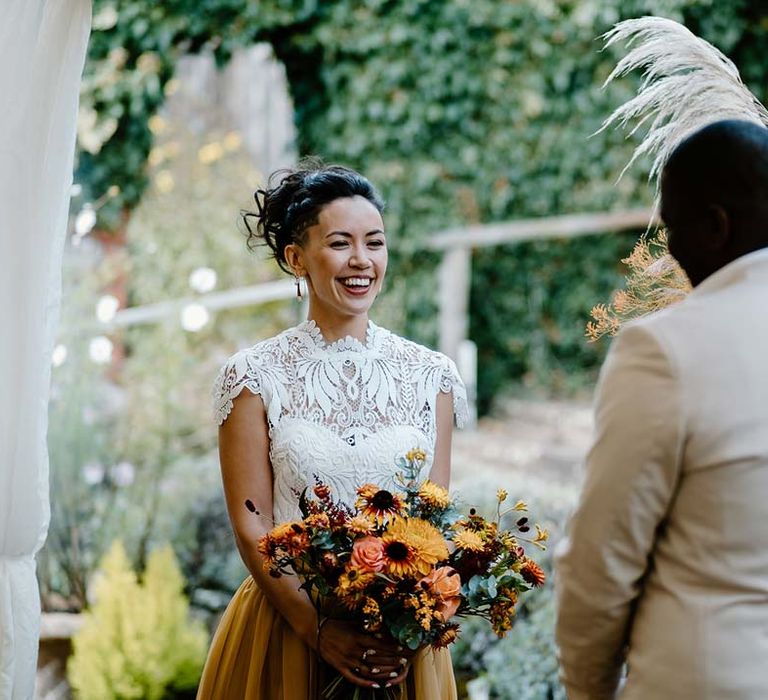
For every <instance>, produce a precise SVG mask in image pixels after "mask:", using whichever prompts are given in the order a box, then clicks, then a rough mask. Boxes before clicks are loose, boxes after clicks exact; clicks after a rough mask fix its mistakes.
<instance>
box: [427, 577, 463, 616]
mask: <svg viewBox="0 0 768 700" xmlns="http://www.w3.org/2000/svg"><path fill="white" fill-rule="evenodd" d="M419 585H420V586H421V587H422V588H425V589H426V590H428V591H429V592H430V593H432V594H433V595H434V596H436V597H437V598H439V599H440V602H439V603H438V605H437V607H436V610H437V613H438V615H439V617H440V618H441V619H442V621H443V622H448V620H450V619H451V618H452V617H453V616H454V615H455V614H456V611H457V610H458V609H459V605H461V578H460V577H459V574H458V572H457V571H456V570H455V569H453V568H451V567H450V566H441V567H440V568H439V569H435V570H434V571H432V572H430V573H429V574H428V575H427V576H425V577H424V578H423V579H421V581H419Z"/></svg>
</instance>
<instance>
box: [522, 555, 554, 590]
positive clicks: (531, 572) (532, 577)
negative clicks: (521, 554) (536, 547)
mask: <svg viewBox="0 0 768 700" xmlns="http://www.w3.org/2000/svg"><path fill="white" fill-rule="evenodd" d="M520 575H521V576H522V577H523V578H524V579H525V580H526V581H528V583H530V584H531V585H532V586H541V584H543V583H544V581H546V580H547V575H546V574H545V573H544V571H543V570H542V568H541V567H540V566H539V565H538V564H537V563H536V562H535V561H531V560H530V559H526V560H525V563H524V564H523V566H522V567H521V568H520Z"/></svg>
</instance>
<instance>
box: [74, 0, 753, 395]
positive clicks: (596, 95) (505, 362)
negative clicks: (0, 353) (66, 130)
mask: <svg viewBox="0 0 768 700" xmlns="http://www.w3.org/2000/svg"><path fill="white" fill-rule="evenodd" d="M644 14H659V15H664V16H668V17H672V18H674V19H678V20H683V21H685V22H686V24H688V26H689V27H690V28H691V29H692V30H693V31H695V32H696V33H699V34H700V35H702V36H704V37H705V38H707V39H709V40H710V41H712V42H713V43H715V44H716V45H717V46H719V47H720V48H721V49H722V50H724V51H725V52H726V53H728V54H729V55H730V56H731V57H732V58H733V59H734V60H735V61H736V63H737V65H739V67H740V68H741V70H742V73H743V75H744V77H745V79H746V80H747V82H748V83H749V84H750V87H752V88H753V90H755V92H756V93H757V94H758V96H760V97H763V96H764V94H765V88H766V86H768V64H766V62H765V61H764V47H765V46H766V38H767V37H768V10H762V9H759V4H758V3H754V2H748V1H747V0H731V1H730V2H728V3H723V2H715V1H714V0H623V1H621V2H620V1H619V0H517V1H515V2H510V1H508V0H442V1H441V2H434V1H432V0H365V1H362V2H361V1H359V0H358V1H353V0H322V2H321V1H319V0H266V1H262V2H260V3H250V2H246V1H245V0H205V1H198V2H195V3H192V2H189V0H172V1H169V2H166V3H157V4H155V5H151V6H149V7H148V4H147V3H146V2H143V1H140V0H123V1H122V2H120V3H119V4H114V3H112V2H108V1H107V0H97V2H96V23H95V31H94V36H93V39H92V43H91V49H90V61H89V64H88V67H87V72H86V82H85V94H84V105H85V107H86V109H85V113H86V114H89V112H88V109H89V108H90V109H91V111H92V115H91V120H92V124H90V125H89V133H90V134H91V136H92V143H91V144H90V148H89V149H86V148H84V149H83V151H82V152H81V156H80V160H79V163H80V169H79V173H78V176H77V177H78V180H79V181H81V182H83V183H84V185H85V186H86V187H87V188H88V189H89V192H90V196H91V197H94V198H97V197H98V196H99V195H100V194H102V193H104V192H106V191H107V189H108V188H109V186H111V185H114V184H117V185H118V186H119V187H120V195H119V196H118V197H115V198H114V199H112V200H111V201H110V203H109V204H108V205H107V206H105V207H104V208H103V209H102V225H104V226H107V227H110V226H111V227H115V226H118V225H119V222H120V219H121V216H120V215H121V213H122V212H123V211H125V210H129V209H130V208H131V207H133V206H134V205H135V203H136V202H137V201H138V199H139V197H140V196H141V192H142V190H143V188H144V187H145V185H146V180H145V172H146V171H145V161H146V158H147V155H148V153H149V149H150V148H151V143H152V132H151V128H150V126H151V117H152V115H153V114H154V113H155V111H156V110H157V108H158V106H159V105H160V104H161V103H162V100H163V96H164V92H165V91H166V90H167V89H168V87H169V85H171V86H172V80H171V79H172V75H173V66H174V62H175V59H176V57H177V56H178V55H180V54H181V53H183V52H187V51H199V50H212V51H214V52H215V53H216V55H217V58H218V59H219V60H220V62H222V63H223V62H225V61H226V60H227V58H228V56H229V55H230V54H231V51H232V50H233V49H234V48H236V47H237V46H239V45H244V44H248V43H251V42H253V41H256V40H264V41H269V42H270V43H271V44H272V45H273V47H274V49H275V52H276V54H277V56H278V57H279V58H280V60H282V61H283V62H284V63H285V65H286V69H287V72H288V77H289V80H290V83H291V87H292V92H293V98H294V102H295V107H296V119H297V126H298V129H299V139H300V142H299V146H300V150H301V152H303V153H315V154H319V155H322V156H323V157H325V158H326V159H327V160H329V161H339V162H343V163H346V164H349V165H351V166H352V167H356V168H359V169H360V170H362V171H363V172H364V173H366V174H367V175H369V176H370V177H371V178H372V179H373V180H374V182H376V184H377V185H378V186H379V187H380V188H381V190H382V191H383V193H384V195H385V197H386V199H387V202H388V209H387V214H386V222H387V227H388V229H389V231H390V233H391V237H392V243H393V246H394V247H395V248H398V244H401V245H400V247H401V248H402V249H403V250H404V249H405V246H403V245H402V244H403V243H404V242H407V243H408V246H407V247H408V248H411V249H412V246H411V244H412V243H413V242H414V241H417V240H418V239H419V238H421V237H425V236H428V235H430V234H432V233H434V232H436V231H439V230H441V229H444V228H447V227H455V226H458V225H461V224H462V223H477V222H491V221H499V220H508V219H514V218H519V217H529V216H547V215H553V214H565V213H574V212H583V211H606V210H612V209H621V208H624V207H627V206H634V205H638V204H642V203H647V202H648V201H649V200H650V191H649V188H648V186H647V183H646V182H645V179H644V175H643V173H642V172H640V171H637V172H633V173H631V174H630V175H629V176H627V177H625V179H623V180H622V181H621V182H620V183H619V184H618V185H616V184H615V179H616V176H617V175H618V173H619V172H620V170H621V167H622V165H623V164H624V163H625V162H626V161H627V159H628V157H629V154H630V152H631V149H632V147H633V142H631V141H626V140H625V139H624V137H623V136H622V135H620V134H615V133H604V134H600V135H598V136H594V137H590V135H591V134H593V133H594V132H595V131H596V130H597V128H598V127H599V125H600V123H601V121H602V120H603V119H604V118H605V117H606V116H607V115H608V114H609V113H610V111H611V110H612V108H613V107H614V106H616V105H617V104H618V103H619V102H621V101H623V100H625V99H627V98H628V97H629V96H630V95H631V94H632V92H633V89H634V87H635V83H634V82H633V81H632V80H627V81H625V82H624V83H622V84H619V85H614V86H612V87H611V89H610V90H609V91H607V92H603V91H601V90H600V85H601V83H602V81H603V80H604V78H605V77H606V76H607V74H608V72H609V71H610V69H611V68H612V67H613V65H614V64H615V60H616V55H615V54H612V53H610V52H607V53H601V52H600V50H599V49H600V43H599V42H598V41H596V37H597V36H598V35H599V34H601V33H602V32H604V31H606V30H607V29H608V28H610V26H611V25H612V24H613V23H614V22H616V21H618V20H620V19H624V18H627V17H633V16H640V15H644ZM169 81H171V82H170V83H169ZM93 134H96V135H97V136H96V137H95V138H94V137H93ZM99 134H100V136H99ZM81 143H82V140H81ZM85 145H86V146H87V144H85ZM89 151H90V152H89ZM233 235H236V233H235V232H233ZM633 239H634V235H628V234H624V235H618V234H615V235H614V234H609V235H604V236H593V237H586V238H583V239H577V240H574V241H555V242H546V243H545V242H541V243H526V244H518V245H515V246H508V247H503V248H495V249H485V250H479V251H477V252H476V253H475V255H474V260H473V294H472V301H471V327H470V332H471V336H472V338H473V340H475V341H476V343H477V344H478V347H479V350H480V363H479V367H480V376H479V381H480V387H479V389H480V399H481V408H483V409H487V408H489V407H490V405H491V402H492V399H493V398H494V396H496V395H497V394H498V393H499V392H501V391H503V390H504V389H505V388H509V387H513V386H517V387H519V386H520V385H521V384H522V385H523V386H527V387H529V388H530V389H534V390H545V391H556V392H571V391H573V390H578V389H579V388H580V387H581V386H583V385H585V384H587V383H588V382H589V381H590V379H591V378H592V377H593V376H594V372H595V369H596V367H597V366H598V364H599V362H600V360H601V357H602V353H603V352H604V349H605V348H604V347H603V346H600V345H597V346H590V345H588V344H587V343H586V341H585V340H584V338H583V329H584V323H585V320H586V319H587V317H588V313H589V309H590V307H591V306H592V305H593V304H594V303H596V302H598V301H601V300H603V299H605V298H606V297H607V296H608V295H609V293H610V291H611V290H612V289H613V288H615V286H616V285H617V284H619V283H620V280H621V269H620V265H619V263H618V261H619V259H620V258H621V257H622V256H624V255H625V254H626V253H627V252H628V251H629V250H630V249H631V246H632V243H633ZM436 262H437V260H436V258H435V256H433V255H426V254H421V253H418V254H406V253H401V254H395V256H394V260H393V267H392V276H391V280H390V292H389V294H390V295H391V298H392V300H394V302H396V303H397V304H398V305H399V304H402V308H403V313H402V326H403V328H402V329H401V330H404V331H405V332H406V333H408V334H409V335H411V336H413V337H415V338H417V339H420V340H422V341H426V342H434V340H435V327H436V326H435V318H436V316H435V311H436V309H435V294H434V289H435V277H434V268H435V265H436Z"/></svg>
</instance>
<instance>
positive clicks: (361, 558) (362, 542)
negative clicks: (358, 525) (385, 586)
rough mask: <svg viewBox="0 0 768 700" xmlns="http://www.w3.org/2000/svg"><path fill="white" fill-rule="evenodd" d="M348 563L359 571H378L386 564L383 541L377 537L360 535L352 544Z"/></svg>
mask: <svg viewBox="0 0 768 700" xmlns="http://www.w3.org/2000/svg"><path fill="white" fill-rule="evenodd" d="M350 564H351V565H352V566H354V567H355V568H357V569H359V570H360V571H363V572H367V573H378V572H379V571H383V570H384V567H385V565H386V561H385V557H384V542H382V540H381V539H380V538H378V537H371V536H368V537H362V538H361V539H359V540H357V541H356V542H355V544H354V545H352V557H351V559H350Z"/></svg>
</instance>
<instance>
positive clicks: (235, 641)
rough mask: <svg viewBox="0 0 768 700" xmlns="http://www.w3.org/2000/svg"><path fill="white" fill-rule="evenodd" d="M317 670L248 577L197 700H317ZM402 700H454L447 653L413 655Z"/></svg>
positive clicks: (223, 625) (215, 644)
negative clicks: (414, 656) (413, 658)
mask: <svg viewBox="0 0 768 700" xmlns="http://www.w3.org/2000/svg"><path fill="white" fill-rule="evenodd" d="M321 666H322V665H321V664H318V661H317V655H316V654H315V653H314V652H313V651H312V650H311V649H310V648H309V647H308V646H307V645H306V644H304V642H302V641H301V640H300V639H299V638H298V637H297V636H296V634H295V633H294V632H293V629H292V628H291V627H290V626H289V625H288V624H287V623H286V622H285V621H284V620H283V618H282V616H281V615H280V614H279V613H278V612H277V611H276V610H275V609H274V608H273V607H272V605H271V604H270V602H269V601H268V600H267V597H266V596H265V595H264V593H262V591H261V590H260V589H259V587H258V586H257V585H256V583H255V582H254V580H253V578H252V577H250V576H249V577H248V578H247V579H245V581H243V583H242V585H241V586H240V588H239V589H238V590H237V592H236V593H235V595H234V597H233V598H232V600H231V601H230V603H229V605H228V606H227V609H226V611H225V612H224V616H223V617H222V619H221V622H220V623H219V627H218V629H217V630H216V634H215V635H214V637H213V641H212V642H211V648H210V650H209V651H208V660H207V661H206V662H205V668H204V669H203V677H202V679H201V680H200V686H199V688H198V691H197V700H320V698H321V692H322V688H323V687H324V685H325V681H324V680H323V679H321V675H323V669H322V667H321ZM325 680H326V681H327V680H328V679H325ZM402 700H457V694H456V683H455V681H454V678H453V667H452V665H451V655H450V653H449V651H448V650H447V649H440V650H439V651H432V650H431V649H429V648H427V649H425V650H423V651H422V652H421V653H420V654H419V655H418V656H417V657H416V659H415V660H414V662H413V665H412V666H411V671H410V673H409V674H408V678H407V679H406V681H405V682H404V683H403V684H402Z"/></svg>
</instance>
